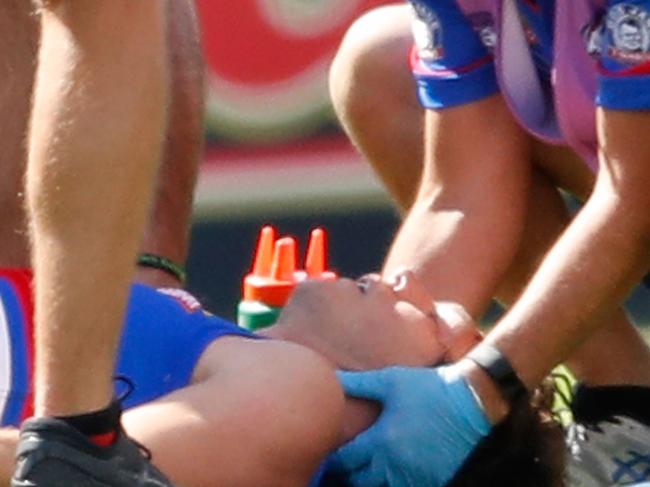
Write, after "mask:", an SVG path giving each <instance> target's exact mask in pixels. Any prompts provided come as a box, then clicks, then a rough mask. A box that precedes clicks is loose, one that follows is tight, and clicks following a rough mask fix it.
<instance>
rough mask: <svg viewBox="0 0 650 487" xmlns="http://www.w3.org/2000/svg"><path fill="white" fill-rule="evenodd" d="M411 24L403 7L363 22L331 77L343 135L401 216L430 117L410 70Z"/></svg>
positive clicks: (419, 166) (356, 25)
mask: <svg viewBox="0 0 650 487" xmlns="http://www.w3.org/2000/svg"><path fill="white" fill-rule="evenodd" d="M410 20H411V15H410V13H409V9H408V7H406V6H405V5H402V4H400V5H391V6H386V7H380V8H378V9H376V10H373V11H371V12H369V13H368V14H366V15H364V16H362V17H360V18H359V19H358V20H357V21H356V22H355V23H354V24H353V25H352V27H351V28H350V29H349V30H348V32H347V34H346V35H345V38H344V39H343V42H342V44H341V47H340V48H339V50H338V52H337V54H336V57H335V58H334V61H333V63H332V67H331V70H330V73H329V89H330V96H331V99H332V104H333V106H334V109H335V111H336V114H337V116H338V118H339V121H340V122H341V125H342V126H343V129H344V130H345V132H346V134H347V135H348V137H349V138H350V140H352V142H353V143H354V145H355V146H356V147H357V148H358V149H359V151H361V153H362V154H363V155H364V156H365V158H366V159H367V160H368V161H369V162H370V163H371V164H372V165H373V167H374V169H375V171H376V172H377V174H378V175H379V177H380V178H381V180H382V181H383V183H384V184H385V185H386V187H387V189H388V190H389V192H390V194H391V196H392V197H393V198H394V200H395V202H396V203H397V205H398V207H399V209H400V210H401V211H406V210H407V209H408V208H409V207H410V206H411V204H412V203H413V201H414V199H415V195H416V191H414V189H415V188H417V185H418V184H419V182H420V178H421V174H422V161H423V158H424V152H423V145H422V141H423V136H424V135H423V125H424V112H423V110H422V108H421V107H420V105H419V103H418V100H417V97H416V95H415V89H414V87H415V82H414V81H413V78H412V76H411V72H410V70H409V67H408V53H409V49H410V47H411V45H412V44H413V39H412V36H411V29H410Z"/></svg>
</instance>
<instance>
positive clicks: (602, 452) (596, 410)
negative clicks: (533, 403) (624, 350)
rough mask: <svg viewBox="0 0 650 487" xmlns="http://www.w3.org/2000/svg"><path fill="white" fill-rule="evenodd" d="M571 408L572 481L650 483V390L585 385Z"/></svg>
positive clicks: (576, 486)
mask: <svg viewBox="0 0 650 487" xmlns="http://www.w3.org/2000/svg"><path fill="white" fill-rule="evenodd" d="M571 409H572V411H573V414H574V419H575V422H574V423H573V424H572V425H570V426H569V428H568V430H567V437H566V440H567V446H568V448H569V458H568V462H567V477H568V485H570V486H571V487H596V486H623V485H625V486H630V487H631V486H633V485H634V486H646V487H648V486H650V483H647V481H650V389H649V388H646V387H636V386H608V387H586V386H584V385H580V386H578V387H577V389H576V392H575V396H574V399H573V402H572V405H571ZM637 482H643V483H642V484H637Z"/></svg>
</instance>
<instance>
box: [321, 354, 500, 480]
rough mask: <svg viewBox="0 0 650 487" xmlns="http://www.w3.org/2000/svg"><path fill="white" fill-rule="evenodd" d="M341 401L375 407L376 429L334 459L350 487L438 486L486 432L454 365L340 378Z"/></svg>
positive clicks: (487, 428) (483, 420)
mask: <svg viewBox="0 0 650 487" xmlns="http://www.w3.org/2000/svg"><path fill="white" fill-rule="evenodd" d="M339 380H340V381H341V383H342V384H343V388H344V389H345V392H346V394H347V395H348V396H353V397H357V398H361V399H370V400H375V401H379V402H381V403H382V404H383V411H382V413H381V416H380V417H379V419H378V420H377V422H376V423H375V424H374V425H373V426H372V427H371V428H370V429H369V430H367V431H365V432H363V433H361V434H360V435H359V436H357V437H356V438H355V439H354V440H352V441H351V442H350V443H348V444H347V445H344V446H343V447H341V448H340V449H339V450H338V451H337V452H336V454H335V458H334V461H333V462H332V468H333V469H334V470H335V471H336V472H337V473H339V474H343V475H344V476H345V477H346V480H347V482H348V483H349V485H351V486H353V487H380V486H384V487H385V486H389V487H407V486H409V487H421V486H424V485H426V486H427V487H442V486H444V485H445V484H447V483H448V482H449V481H450V480H451V479H452V478H453V477H454V475H455V474H456V472H457V471H458V470H459V469H460V467H461V466H462V464H463V463H464V461H465V460H466V459H467V457H468V456H469V455H470V453H471V452H472V451H473V450H474V448H475V447H476V445H477V444H478V443H479V441H480V440H481V439H482V438H483V437H485V436H486V435H487V434H488V433H489V432H490V429H491V426H490V423H489V421H488V419H487V417H486V416H485V413H484V412H483V410H482V408H481V406H480V405H479V403H478V401H477V399H476V397H475V396H474V394H473V393H472V391H471V390H470V388H469V386H468V385H467V383H466V382H465V380H464V379H463V378H462V377H461V376H460V374H458V373H457V372H456V369H455V368H454V366H447V367H438V368H435V369H413V368H403V367H393V368H388V369H383V370H377V371H371V372H339Z"/></svg>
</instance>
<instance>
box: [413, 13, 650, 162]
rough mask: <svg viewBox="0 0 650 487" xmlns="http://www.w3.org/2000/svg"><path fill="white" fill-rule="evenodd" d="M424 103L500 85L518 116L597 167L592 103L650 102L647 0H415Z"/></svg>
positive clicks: (474, 96)
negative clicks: (571, 148) (574, 150)
mask: <svg viewBox="0 0 650 487" xmlns="http://www.w3.org/2000/svg"><path fill="white" fill-rule="evenodd" d="M410 3H411V5H412V7H413V11H414V22H413V32H414V39H415V45H414V48H413V51H412V53H411V66H412V71H413V74H414V77H415V80H416V83H417V86H418V94H419V97H420V100H421V103H422V105H423V106H424V107H425V108H430V109H444V108H448V107H453V106H456V105H461V104H465V103H470V102H473V101H477V100H480V99H483V98H486V97H488V96H490V95H493V94H495V93H498V92H500V93H502V94H503V95H504V97H505V98H506V100H507V102H508V103H509V105H510V107H511V109H512V111H513V113H514V114H515V116H516V117H517V118H518V119H519V121H520V122H521V123H522V124H523V125H524V126H525V127H526V128H527V129H528V130H529V131H530V132H531V133H533V135H536V136H538V137H539V138H541V139H543V140H546V141H548V142H550V143H568V144H569V145H571V146H573V147H574V149H576V151H577V152H578V153H579V154H581V155H582V156H583V157H584V158H585V159H586V160H587V162H588V163H589V164H590V165H591V166H592V168H594V169H595V168H596V160H595V159H596V149H597V140H596V130H595V121H594V120H595V114H594V112H595V107H596V106H598V105H600V106H603V107H605V108H609V109H616V110H648V109H650V0H571V1H564V0H562V1H559V0H411V1H410Z"/></svg>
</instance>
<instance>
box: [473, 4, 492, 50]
mask: <svg viewBox="0 0 650 487" xmlns="http://www.w3.org/2000/svg"><path fill="white" fill-rule="evenodd" d="M467 18H468V20H469V22H470V24H472V28H473V29H474V31H475V32H476V33H477V34H478V36H479V37H480V39H481V42H482V43H483V45H484V46H485V47H486V48H487V50H488V51H493V50H494V48H495V47H496V45H497V31H496V29H495V28H494V17H493V16H492V14H491V13H490V12H473V13H471V14H469V15H468V16H467Z"/></svg>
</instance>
